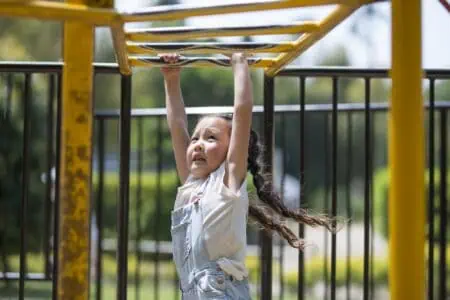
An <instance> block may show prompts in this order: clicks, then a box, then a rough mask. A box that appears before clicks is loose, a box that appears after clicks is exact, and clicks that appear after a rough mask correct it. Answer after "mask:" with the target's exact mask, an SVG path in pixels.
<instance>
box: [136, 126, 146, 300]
mask: <svg viewBox="0 0 450 300" xmlns="http://www.w3.org/2000/svg"><path fill="white" fill-rule="evenodd" d="M137 122H138V123H137V126H138V137H137V138H138V140H137V143H138V153H137V155H138V157H137V189H136V269H135V271H134V281H135V289H136V292H135V294H136V295H135V298H136V300H139V299H140V286H141V272H140V266H141V258H142V257H141V239H142V232H141V211H142V163H143V160H142V154H143V148H144V140H143V137H144V128H143V126H142V118H138V120H137Z"/></svg>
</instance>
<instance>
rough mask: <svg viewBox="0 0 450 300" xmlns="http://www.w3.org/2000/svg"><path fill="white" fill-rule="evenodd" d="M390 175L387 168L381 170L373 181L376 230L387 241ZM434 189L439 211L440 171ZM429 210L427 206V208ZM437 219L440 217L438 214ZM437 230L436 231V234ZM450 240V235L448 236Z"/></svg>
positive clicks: (426, 180)
mask: <svg viewBox="0 0 450 300" xmlns="http://www.w3.org/2000/svg"><path fill="white" fill-rule="evenodd" d="M429 174H430V173H429V171H428V170H426V173H425V177H424V178H425V188H426V194H425V202H428V189H429V186H428V183H429ZM388 176H389V174H388V169H387V168H381V169H379V170H377V171H376V172H375V175H374V177H373V178H374V180H373V191H374V197H373V201H374V225H375V230H376V231H377V232H378V233H380V234H382V235H383V236H384V237H385V238H386V239H387V238H388V230H389V228H388V220H389V218H388V198H389V195H388V192H389V177H388ZM434 181H435V183H434V188H435V194H434V195H435V196H434V204H435V209H436V210H439V203H440V201H439V198H440V195H439V190H440V187H441V177H440V171H439V169H437V170H435V172H434ZM448 185H450V172H449V173H448V175H447V186H448ZM448 197H450V190H448V195H447V198H448ZM425 209H427V206H425ZM435 217H439V216H438V215H437V214H436V215H435ZM435 224H436V225H437V226H439V220H436V221H435ZM436 231H437V230H436V229H435V232H436ZM447 237H448V238H450V234H449V235H447Z"/></svg>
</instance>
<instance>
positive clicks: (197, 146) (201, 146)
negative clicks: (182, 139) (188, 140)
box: [194, 142, 203, 151]
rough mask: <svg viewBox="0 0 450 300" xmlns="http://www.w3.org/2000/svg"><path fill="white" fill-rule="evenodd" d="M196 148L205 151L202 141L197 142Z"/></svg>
mask: <svg viewBox="0 0 450 300" xmlns="http://www.w3.org/2000/svg"><path fill="white" fill-rule="evenodd" d="M194 150H195V151H203V143H202V142H197V143H195V147H194Z"/></svg>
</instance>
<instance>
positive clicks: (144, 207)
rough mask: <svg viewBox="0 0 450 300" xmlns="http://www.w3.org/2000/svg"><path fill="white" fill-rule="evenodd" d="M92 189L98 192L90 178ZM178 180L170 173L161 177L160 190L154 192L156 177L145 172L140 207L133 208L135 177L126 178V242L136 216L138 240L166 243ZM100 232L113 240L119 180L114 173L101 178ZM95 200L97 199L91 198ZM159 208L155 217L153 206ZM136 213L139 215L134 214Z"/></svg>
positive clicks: (134, 203)
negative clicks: (101, 211) (127, 229)
mask: <svg viewBox="0 0 450 300" xmlns="http://www.w3.org/2000/svg"><path fill="white" fill-rule="evenodd" d="M94 179H95V180H94V189H95V191H98V190H97V188H98V176H94ZM177 185H178V179H177V174H176V172H175V171H174V170H171V171H164V172H162V173H161V178H160V189H159V191H158V175H157V173H153V172H145V173H142V175H141V186H140V189H141V190H140V191H141V199H140V200H141V201H140V202H141V206H140V207H139V208H138V207H137V200H138V196H137V193H138V189H139V185H138V174H137V173H135V172H133V173H131V174H130V215H129V217H130V219H129V228H130V235H129V238H130V239H135V237H136V232H137V230H136V229H137V218H138V213H139V217H140V230H141V234H142V239H150V240H156V237H157V236H158V239H159V240H165V241H169V240H171V238H170V212H171V211H172V208H173V204H174V201H175V197H176V191H177ZM103 189H104V190H103V193H104V194H103V199H102V201H103V229H104V233H105V237H109V238H115V237H116V226H117V218H118V215H117V204H118V202H117V201H118V192H119V176H118V173H117V172H114V173H113V172H107V173H105V177H104V188H103ZM94 199H97V195H95V198H94ZM158 201H159V204H160V215H159V217H157V214H156V212H157V202H158ZM138 209H139V211H138Z"/></svg>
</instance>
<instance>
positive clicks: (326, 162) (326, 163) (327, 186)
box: [323, 112, 330, 300]
mask: <svg viewBox="0 0 450 300" xmlns="http://www.w3.org/2000/svg"><path fill="white" fill-rule="evenodd" d="M328 118H329V116H328V112H325V113H324V129H325V130H324V148H325V151H324V153H325V158H324V174H325V176H324V177H325V195H324V198H323V199H324V200H323V209H324V211H326V212H327V213H328V211H329V209H328V206H329V205H328V195H329V194H330V182H329V181H330V178H329V176H328V173H329V172H328V168H329V164H330V158H329V156H328V147H329V140H328V129H329V128H328V127H329V120H328ZM323 233H324V235H323V239H324V243H323V244H324V249H325V250H324V257H323V277H324V293H323V297H324V300H328V299H329V298H328V292H329V289H328V284H329V280H328V231H327V230H326V229H324V232H323Z"/></svg>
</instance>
